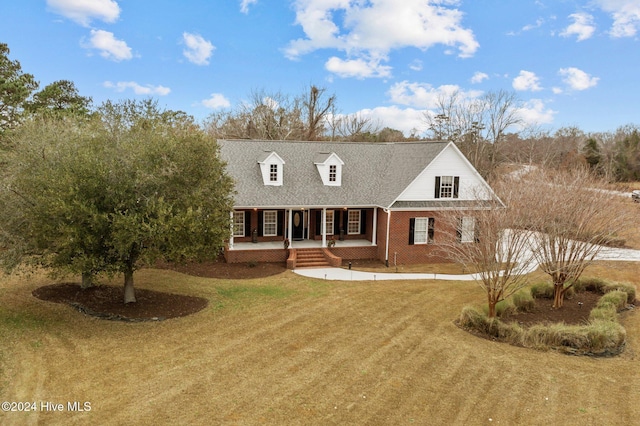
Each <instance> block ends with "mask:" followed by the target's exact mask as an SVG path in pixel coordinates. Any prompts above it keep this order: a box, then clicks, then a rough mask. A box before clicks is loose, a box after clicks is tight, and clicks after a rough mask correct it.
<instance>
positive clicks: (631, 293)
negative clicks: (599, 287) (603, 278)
mask: <svg viewBox="0 0 640 426" xmlns="http://www.w3.org/2000/svg"><path fill="white" fill-rule="evenodd" d="M604 291H605V293H606V294H608V293H609V292H613V291H622V292H624V293H625V294H626V295H627V300H626V302H627V303H634V302H635V301H636V286H635V285H633V284H629V283H620V282H611V283H607V286H606V287H605V289H604Z"/></svg>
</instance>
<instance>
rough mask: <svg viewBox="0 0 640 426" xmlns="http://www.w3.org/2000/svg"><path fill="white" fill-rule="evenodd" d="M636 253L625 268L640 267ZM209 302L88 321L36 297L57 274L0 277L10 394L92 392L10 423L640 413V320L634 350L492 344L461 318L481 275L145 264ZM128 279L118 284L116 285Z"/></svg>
mask: <svg viewBox="0 0 640 426" xmlns="http://www.w3.org/2000/svg"><path fill="white" fill-rule="evenodd" d="M637 268H638V265H637V264H630V263H629V264H616V266H615V270H616V271H618V272H617V273H620V274H622V273H623V272H622V271H621V270H622V269H626V270H627V272H626V273H627V274H629V275H633V271H635V272H636V274H637V271H638V269H637ZM136 279H137V285H138V287H139V288H147V289H152V290H159V291H166V292H173V293H177V294H184V295H188V296H196V297H203V298H205V299H207V300H208V305H207V307H206V308H205V309H203V310H202V311H200V312H198V313H196V314H194V315H190V316H187V317H182V318H175V319H170V320H166V321H159V322H144V323H124V322H114V321H104V320H100V319H96V318H93V317H89V316H85V315H82V314H80V313H78V312H77V311H75V310H73V309H72V308H70V307H68V306H66V305H62V304H56V303H50V302H45V301H42V300H39V299H36V298H35V297H33V296H32V295H31V292H32V291H33V290H34V289H36V288H38V287H40V286H42V285H46V284H50V283H52V281H51V280H50V279H48V278H46V277H42V276H38V275H32V276H31V277H26V278H25V277H0V339H2V342H3V345H2V348H1V349H0V351H1V353H0V356H1V360H0V362H1V366H2V370H1V377H0V396H1V397H2V400H3V401H31V400H36V401H51V402H56V403H63V404H65V406H66V402H67V401H89V402H91V411H89V412H81V413H78V412H75V413H72V412H63V413H61V412H43V411H38V412H35V413H34V412H31V413H17V412H9V413H3V414H2V419H3V420H2V423H3V424H30V423H33V424H35V423H44V424H65V425H68V424H87V423H91V424H106V425H119V424H126V423H131V422H132V421H133V422H134V423H137V424H159V425H161V424H283V425H284V424H305V425H315V424H317V425H326V424H341V425H342V424H353V425H356V424H358V425H359V424H371V425H378V424H379V425H389V424H464V425H481V424H482V425H486V424H580V423H584V424H607V425H628V424H633V423H635V422H636V421H637V419H638V418H640V369H638V368H637V365H638V364H637V353H638V348H639V347H640V316H639V315H638V314H637V312H631V313H630V314H627V315H625V317H624V318H623V319H622V323H623V325H624V327H625V328H626V330H627V341H628V343H627V348H626V350H625V351H624V352H623V353H622V354H621V355H620V356H618V357H615V358H607V359H593V358H588V357H570V356H566V355H561V354H558V353H554V352H538V351H533V350H529V349H525V348H520V347H514V346H510V345H506V344H502V343H497V342H492V341H490V340H486V339H481V338H478V337H476V336H473V335H471V334H469V333H467V332H465V331H463V330H461V329H459V328H458V327H457V326H456V325H455V324H454V321H455V319H456V318H458V316H459V314H460V312H461V310H462V308H463V307H464V306H465V305H468V304H480V303H482V301H483V300H484V295H483V293H482V291H481V289H480V288H479V287H478V286H477V285H476V284H475V283H473V282H450V281H392V282H390V281H387V282H384V281H377V282H334V281H323V280H315V279H310V278H305V277H301V276H298V275H295V274H294V273H292V272H290V271H285V272H283V273H280V274H278V275H273V276H269V277H264V278H254V279H243V280H231V279H216V278H204V277H193V276H188V275H184V274H182V273H179V272H176V271H169V270H159V269H152V270H144V271H140V272H139V273H138V274H137V277H136ZM119 282H120V281H119V280H118V279H116V280H115V281H114V283H119Z"/></svg>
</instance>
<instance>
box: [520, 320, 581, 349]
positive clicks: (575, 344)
mask: <svg viewBox="0 0 640 426" xmlns="http://www.w3.org/2000/svg"><path fill="white" fill-rule="evenodd" d="M522 341H523V344H524V345H525V346H528V347H533V348H536V349H549V348H554V349H561V348H573V349H578V348H581V347H584V346H586V345H587V344H588V343H589V341H588V339H587V337H586V336H584V335H582V334H581V333H577V332H576V327H575V326H569V325H566V324H564V323H559V324H536V325H533V326H531V327H529V329H527V330H526V331H525V333H524V336H523V339H522Z"/></svg>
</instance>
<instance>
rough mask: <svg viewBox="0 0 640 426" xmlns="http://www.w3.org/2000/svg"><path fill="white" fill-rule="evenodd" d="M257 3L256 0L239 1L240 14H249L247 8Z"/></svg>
mask: <svg viewBox="0 0 640 426" xmlns="http://www.w3.org/2000/svg"><path fill="white" fill-rule="evenodd" d="M256 3H258V0H241V1H240V12H242V13H249V6H250V5H252V4H256Z"/></svg>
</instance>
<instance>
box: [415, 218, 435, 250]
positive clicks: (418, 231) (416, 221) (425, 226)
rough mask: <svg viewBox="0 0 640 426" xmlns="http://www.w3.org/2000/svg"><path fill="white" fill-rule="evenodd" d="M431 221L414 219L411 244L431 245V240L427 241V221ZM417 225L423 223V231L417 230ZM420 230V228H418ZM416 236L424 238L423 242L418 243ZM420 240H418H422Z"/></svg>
mask: <svg viewBox="0 0 640 426" xmlns="http://www.w3.org/2000/svg"><path fill="white" fill-rule="evenodd" d="M430 219H433V218H430V217H416V218H415V222H414V225H413V226H414V228H413V244H415V245H420V244H433V238H432V239H431V240H429V220H430ZM418 223H424V229H418V228H419V226H418ZM420 228H422V226H420ZM418 236H420V237H422V238H424V241H418ZM422 238H420V240H422Z"/></svg>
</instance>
